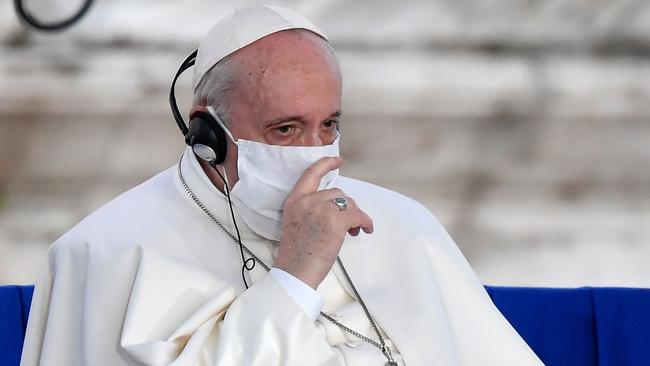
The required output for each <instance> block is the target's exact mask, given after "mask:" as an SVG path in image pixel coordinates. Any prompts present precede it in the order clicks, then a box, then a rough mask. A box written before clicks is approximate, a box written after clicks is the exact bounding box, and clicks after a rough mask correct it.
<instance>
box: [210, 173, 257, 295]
mask: <svg viewBox="0 0 650 366" xmlns="http://www.w3.org/2000/svg"><path fill="white" fill-rule="evenodd" d="M209 164H210V166H211V167H212V168H213V169H214V170H215V171H216V172H217V174H218V175H219V178H221V181H222V182H223V187H224V189H223V190H224V192H225V193H226V198H228V206H229V207H230V217H232V223H233V226H235V233H237V243H238V244H239V253H240V254H241V260H242V263H243V264H242V267H241V278H242V280H243V281H244V286H245V287H246V289H247V290H248V287H249V286H248V281H247V280H246V275H245V273H246V271H252V270H253V268H255V259H253V258H252V257H250V258H248V259H247V258H246V256H245V255H244V244H242V242H241V234H240V233H239V227H237V220H235V210H234V209H233V207H232V200H231V199H230V187H229V186H228V182H227V181H226V179H225V178H224V176H223V175H222V174H221V172H220V171H219V169H217V164H216V163H215V162H214V161H211V162H209ZM224 169H225V168H224Z"/></svg>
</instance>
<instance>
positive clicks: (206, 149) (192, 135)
mask: <svg viewBox="0 0 650 366" xmlns="http://www.w3.org/2000/svg"><path fill="white" fill-rule="evenodd" d="M197 53H198V51H194V52H192V53H191V54H190V55H189V56H188V57H187V58H186V59H185V61H183V63H182V64H181V66H180V67H179V68H178V71H177V72H176V75H175V76H174V80H172V85H171V89H170V91H169V106H170V107H171V109H172V115H173V116H174V119H175V120H176V124H177V125H178V128H179V129H180V130H181V133H182V134H183V136H185V143H186V144H187V145H188V146H190V147H192V150H193V151H194V153H195V154H196V155H197V156H198V157H199V158H201V159H203V160H205V161H207V162H209V163H210V164H213V165H218V164H221V163H223V162H224V160H225V159H226V147H227V141H226V133H225V131H224V130H223V128H221V126H220V125H219V124H218V123H217V121H216V120H215V119H214V117H212V116H211V115H210V114H209V113H206V112H197V113H195V114H194V115H193V117H192V120H190V123H189V127H188V126H187V125H185V121H183V116H182V115H181V112H180V110H179V109H178V105H177V104H176V94H175V92H174V89H175V88H176V80H178V77H179V76H181V74H182V73H183V72H184V71H185V70H187V69H189V68H190V67H192V66H194V63H195V62H196V55H197Z"/></svg>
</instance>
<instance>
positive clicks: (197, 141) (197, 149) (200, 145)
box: [169, 50, 255, 289]
mask: <svg viewBox="0 0 650 366" xmlns="http://www.w3.org/2000/svg"><path fill="white" fill-rule="evenodd" d="M197 53H198V50H197V51H194V52H192V53H191V54H190V55H189V56H188V57H187V58H186V59H185V61H183V63H182V64H181V66H180V67H179V68H178V71H177V72H176V75H175V76H174V79H173V80H172V85H171V89H170V90H169V106H170V107H171V109H172V115H173V116H174V119H175V120H176V124H177V125H178V128H179V129H180V130H181V133H182V134H183V136H185V143H186V144H187V145H188V146H190V147H192V151H193V152H194V154H195V155H196V156H198V157H199V158H200V159H201V160H204V161H206V162H207V163H208V164H210V166H211V167H212V168H213V169H214V171H215V172H217V174H218V175H219V178H221V180H222V181H223V185H224V193H225V194H226V197H227V198H228V206H229V207H230V216H231V218H232V223H233V226H234V227H235V232H236V234H237V243H238V244H239V252H240V254H241V260H242V263H243V264H242V267H241V277H242V280H243V281H244V286H245V287H246V289H248V287H249V286H248V281H246V276H245V272H246V271H252V270H253V268H255V259H253V257H249V258H246V256H245V255H244V244H242V242H241V234H240V233H239V227H237V221H236V220H235V211H234V210H233V208H232V200H231V199H230V187H229V186H228V182H227V181H226V179H225V178H224V177H223V175H221V173H220V172H219V169H217V165H219V164H222V163H223V162H224V160H225V159H226V147H227V145H228V142H227V141H226V132H225V131H224V130H223V128H221V126H220V125H219V123H217V121H216V120H215V119H214V117H212V116H211V115H210V113H206V112H197V113H195V114H194V116H193V117H192V119H191V120H190V125H189V127H188V126H187V125H185V121H183V116H182V115H181V112H180V110H179V109H178V105H177V104H176V94H175V93H174V89H175V87H176V80H178V77H179V76H181V74H182V73H183V72H184V71H185V70H187V69H189V68H190V67H192V66H194V64H195V63H196V55H197Z"/></svg>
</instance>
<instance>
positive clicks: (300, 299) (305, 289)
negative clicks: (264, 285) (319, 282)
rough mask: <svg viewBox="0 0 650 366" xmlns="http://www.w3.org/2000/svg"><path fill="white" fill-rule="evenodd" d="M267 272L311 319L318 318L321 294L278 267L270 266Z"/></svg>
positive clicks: (321, 305) (321, 301)
mask: <svg viewBox="0 0 650 366" xmlns="http://www.w3.org/2000/svg"><path fill="white" fill-rule="evenodd" d="M269 274H270V275H271V277H273V278H274V279H275V280H276V281H278V283H279V284H280V286H282V288H283V289H284V290H285V291H286V292H287V293H288V294H289V296H290V297H291V298H292V299H293V301H295V302H296V304H298V306H300V308H301V309H302V310H303V311H304V312H305V314H307V317H309V318H310V319H311V320H316V318H318V315H319V314H320V311H321V310H322V309H323V304H324V303H325V301H324V300H323V298H322V296H320V295H319V294H318V293H317V292H316V291H315V290H314V289H313V288H311V287H309V286H308V285H307V284H306V283H304V282H302V281H301V280H299V279H297V278H296V277H294V276H292V275H291V274H289V273H287V272H285V271H283V270H281V269H279V268H275V267H273V268H271V271H269Z"/></svg>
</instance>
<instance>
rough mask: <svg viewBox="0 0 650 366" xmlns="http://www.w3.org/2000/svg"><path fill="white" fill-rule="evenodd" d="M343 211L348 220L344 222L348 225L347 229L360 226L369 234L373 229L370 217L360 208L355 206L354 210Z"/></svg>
mask: <svg viewBox="0 0 650 366" xmlns="http://www.w3.org/2000/svg"><path fill="white" fill-rule="evenodd" d="M345 212H347V219H348V220H347V222H346V224H347V226H348V230H350V229H353V228H361V229H362V230H363V232H365V233H366V234H371V233H372V232H373V231H374V230H375V228H374V226H373V222H372V219H371V218H370V216H368V214H366V213H365V212H363V211H362V210H361V209H359V208H356V209H354V210H349V211H345Z"/></svg>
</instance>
